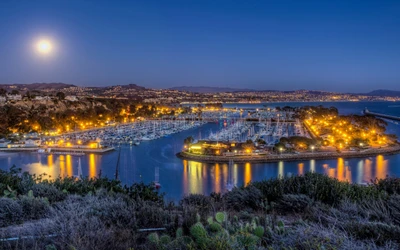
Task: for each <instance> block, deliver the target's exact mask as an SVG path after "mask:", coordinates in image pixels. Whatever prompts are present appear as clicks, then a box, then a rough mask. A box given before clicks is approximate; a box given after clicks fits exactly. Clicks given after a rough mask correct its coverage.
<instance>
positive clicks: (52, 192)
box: [31, 183, 67, 203]
mask: <svg viewBox="0 0 400 250" xmlns="http://www.w3.org/2000/svg"><path fill="white" fill-rule="evenodd" d="M31 190H32V192H33V195H34V196H35V197H43V198H47V199H48V201H49V202H50V203H54V202H59V201H63V200H64V199H65V198H66V197H67V194H66V193H64V192H62V191H61V190H59V189H57V188H56V187H55V186H53V185H50V184H45V183H38V184H35V185H33V186H32V188H31Z"/></svg>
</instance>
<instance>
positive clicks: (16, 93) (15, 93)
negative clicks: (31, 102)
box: [11, 89, 19, 95]
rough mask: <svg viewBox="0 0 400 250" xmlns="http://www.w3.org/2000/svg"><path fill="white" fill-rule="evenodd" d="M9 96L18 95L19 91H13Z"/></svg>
mask: <svg viewBox="0 0 400 250" xmlns="http://www.w3.org/2000/svg"><path fill="white" fill-rule="evenodd" d="M11 95H19V91H18V90H16V89H14V90H13V91H11Z"/></svg>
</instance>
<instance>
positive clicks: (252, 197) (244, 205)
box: [224, 185, 263, 211]
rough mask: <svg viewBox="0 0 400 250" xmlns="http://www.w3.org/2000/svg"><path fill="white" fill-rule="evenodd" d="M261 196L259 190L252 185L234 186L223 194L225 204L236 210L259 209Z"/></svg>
mask: <svg viewBox="0 0 400 250" xmlns="http://www.w3.org/2000/svg"><path fill="white" fill-rule="evenodd" d="M262 198H263V197H262V193H261V192H260V190H259V189H257V188H256V187H255V186H253V185H249V186H248V187H245V188H234V189H233V190H232V191H231V192H228V193H226V194H225V195H224V199H225V202H226V204H227V206H228V207H229V208H231V209H234V210H237V211H240V210H244V209H250V210H257V209H260V208H261V207H262V206H261V204H262V201H263V200H262Z"/></svg>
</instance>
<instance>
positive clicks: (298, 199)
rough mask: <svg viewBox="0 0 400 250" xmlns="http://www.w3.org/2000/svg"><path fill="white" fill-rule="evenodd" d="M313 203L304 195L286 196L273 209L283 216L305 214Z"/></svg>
mask: <svg viewBox="0 0 400 250" xmlns="http://www.w3.org/2000/svg"><path fill="white" fill-rule="evenodd" d="M312 204H313V201H312V200H311V199H310V197H308V196H307V195H304V194H285V195H283V196H282V198H280V199H279V200H278V201H277V202H276V203H275V204H274V205H273V206H272V207H273V209H274V210H275V211H276V212H278V213H282V214H287V213H293V212H294V213H299V212H304V210H305V209H307V208H308V207H309V206H311V205H312Z"/></svg>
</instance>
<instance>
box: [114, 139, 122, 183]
mask: <svg viewBox="0 0 400 250" xmlns="http://www.w3.org/2000/svg"><path fill="white" fill-rule="evenodd" d="M118 147H119V151H118V159H117V166H116V167H115V179H116V180H118V171H119V160H120V158H121V145H119V146H118Z"/></svg>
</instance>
